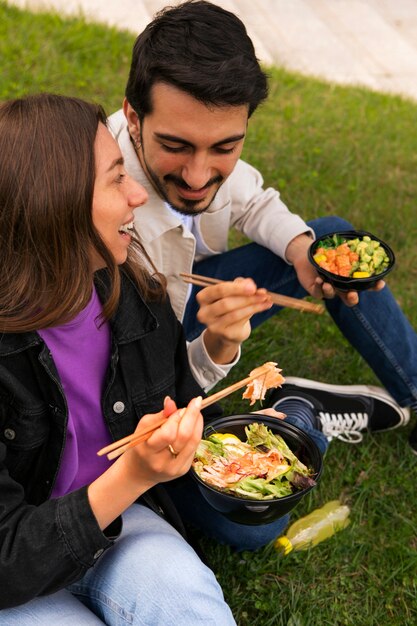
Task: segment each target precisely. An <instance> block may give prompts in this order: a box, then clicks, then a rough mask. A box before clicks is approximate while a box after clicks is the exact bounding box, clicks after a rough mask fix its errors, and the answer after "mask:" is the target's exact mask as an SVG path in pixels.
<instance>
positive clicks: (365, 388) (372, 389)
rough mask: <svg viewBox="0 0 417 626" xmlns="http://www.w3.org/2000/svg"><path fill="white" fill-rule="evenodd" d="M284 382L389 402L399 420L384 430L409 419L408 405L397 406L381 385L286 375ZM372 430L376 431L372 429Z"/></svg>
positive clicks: (402, 424)
mask: <svg viewBox="0 0 417 626" xmlns="http://www.w3.org/2000/svg"><path fill="white" fill-rule="evenodd" d="M285 383H288V384H289V385H296V386H297V387H305V388H306V389H318V390H321V391H328V392H329V393H342V394H345V395H352V396H353V395H359V396H365V397H367V398H374V399H375V400H380V401H381V402H384V403H385V404H389V405H390V406H391V407H392V408H393V409H395V410H396V411H397V412H398V413H399V415H400V422H399V423H398V424H396V425H395V426H394V428H384V430H394V429H395V428H400V427H401V426H406V425H407V424H408V422H409V420H410V409H409V408H408V407H402V406H399V404H397V403H396V402H395V400H394V398H393V397H392V396H391V395H390V394H389V393H388V391H386V390H385V389H383V388H382V387H376V386H374V385H330V384H329V383H322V382H318V381H316V380H309V379H308V378H297V377H296V376H286V378H285ZM373 432H378V431H377V430H375V429H374V431H373Z"/></svg>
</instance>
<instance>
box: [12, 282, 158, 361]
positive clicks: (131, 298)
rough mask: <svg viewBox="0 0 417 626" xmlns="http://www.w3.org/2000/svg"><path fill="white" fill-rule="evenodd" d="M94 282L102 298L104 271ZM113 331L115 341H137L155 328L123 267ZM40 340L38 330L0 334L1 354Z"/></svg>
mask: <svg viewBox="0 0 417 626" xmlns="http://www.w3.org/2000/svg"><path fill="white" fill-rule="evenodd" d="M94 283H95V286H96V289H97V293H98V295H99V298H100V300H101V301H103V300H105V298H106V294H107V291H108V288H109V277H108V273H107V271H106V270H100V271H99V272H96V275H95V277H94ZM110 325H111V328H112V334H113V337H114V340H115V342H116V343H117V344H125V343H130V342H131V341H137V340H138V339H141V338H142V337H144V336H145V335H147V334H148V333H150V332H152V331H154V330H156V329H157V328H158V325H159V324H158V320H157V318H156V316H155V315H154V313H153V312H152V311H151V309H150V308H149V306H148V305H147V304H146V302H145V301H144V300H143V298H142V296H141V294H140V292H139V291H138V289H137V287H136V285H135V284H134V283H133V282H132V280H131V279H130V278H129V277H128V276H127V274H125V272H124V271H123V270H122V290H121V296H120V302H119V306H118V309H117V311H116V313H115V315H114V317H113V318H112V319H111V320H110ZM40 343H42V339H41V338H40V336H39V335H38V333H37V332H35V331H31V332H27V333H2V334H0V357H5V356H10V355H11V354H17V353H19V352H23V351H24V350H28V349H29V348H32V347H33V346H36V345H38V344H40Z"/></svg>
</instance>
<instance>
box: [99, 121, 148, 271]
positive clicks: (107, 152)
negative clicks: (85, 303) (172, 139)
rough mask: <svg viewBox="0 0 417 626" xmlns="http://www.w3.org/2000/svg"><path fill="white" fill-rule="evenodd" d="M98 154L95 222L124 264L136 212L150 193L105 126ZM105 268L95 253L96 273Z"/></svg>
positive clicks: (104, 238) (110, 247) (117, 258)
mask: <svg viewBox="0 0 417 626" xmlns="http://www.w3.org/2000/svg"><path fill="white" fill-rule="evenodd" d="M94 155H95V161H96V179H95V183H94V194H93V210H92V217H93V223H94V226H95V227H96V229H97V230H98V232H99V233H100V235H101V237H102V239H103V241H104V243H105V244H106V246H107V247H108V249H109V250H110V251H111V253H112V254H113V256H114V258H115V260H116V263H117V264H119V265H120V264H121V263H124V262H125V261H126V258H127V249H128V247H129V244H130V241H131V235H130V234H129V229H130V228H132V227H133V209H134V208H135V207H137V206H140V205H142V204H144V203H145V202H146V201H147V199H148V194H147V192H146V190H145V189H144V187H142V186H141V185H139V184H138V183H136V182H135V181H134V180H133V179H132V178H130V176H128V174H127V173H126V170H125V168H124V165H123V157H122V153H121V152H120V149H119V146H118V144H117V142H116V141H115V140H114V139H113V137H112V136H111V134H110V133H109V131H108V130H107V128H106V127H105V126H104V124H101V123H100V124H99V125H98V130H97V135H96V140H95V143H94ZM101 267H104V262H103V260H102V259H101V257H98V254H97V253H94V258H93V269H94V271H95V270H97V269H100V268H101Z"/></svg>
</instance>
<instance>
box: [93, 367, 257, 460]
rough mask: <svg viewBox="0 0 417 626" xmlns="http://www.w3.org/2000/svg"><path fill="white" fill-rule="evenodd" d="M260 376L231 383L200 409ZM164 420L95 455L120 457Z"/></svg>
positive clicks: (164, 420) (205, 401)
mask: <svg viewBox="0 0 417 626" xmlns="http://www.w3.org/2000/svg"><path fill="white" fill-rule="evenodd" d="M267 372H268V370H267V369H265V374H266V373H267ZM262 374H263V371H262V370H261V371H260V372H258V373H257V374H256V375H252V376H247V377H246V378H243V379H242V380H239V381H238V382H236V383H233V385H229V386H228V387H225V388H224V389H222V390H221V391H218V392H217V393H213V394H212V395H211V396H208V397H207V398H204V399H203V401H202V403H201V408H202V409H205V408H206V407H208V406H210V405H211V404H214V403H215V402H217V401H218V400H221V399H222V398H225V397H226V396H228V395H229V394H231V393H233V392H234V391H237V390H238V389H241V388H242V387H245V386H246V385H248V384H249V383H250V382H251V381H252V380H254V379H255V378H259V377H260V376H262ZM183 410H185V409H183ZM166 420H167V418H166V417H164V418H162V419H161V420H159V421H158V422H157V423H156V424H154V425H153V426H151V427H150V428H145V429H143V430H142V431H141V432H138V433H132V434H131V435H128V436H127V437H123V439H118V440H117V441H114V442H113V443H111V444H109V445H108V446H106V447H104V448H102V449H101V450H99V451H98V452H97V455H98V456H104V455H105V454H106V455H107V458H108V459H109V461H112V460H113V459H116V458H117V457H119V456H120V455H122V454H123V453H124V452H126V450H129V449H130V448H133V447H134V446H137V445H138V444H139V443H141V442H142V441H146V440H147V439H149V437H150V436H151V435H152V433H153V432H155V430H157V429H158V428H160V427H161V426H162V425H163V424H165V422H166Z"/></svg>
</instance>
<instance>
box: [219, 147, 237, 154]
mask: <svg viewBox="0 0 417 626" xmlns="http://www.w3.org/2000/svg"><path fill="white" fill-rule="evenodd" d="M235 150H236V146H233V147H232V148H220V147H217V148H216V152H217V153H218V154H232V153H233V152H234V151H235Z"/></svg>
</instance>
